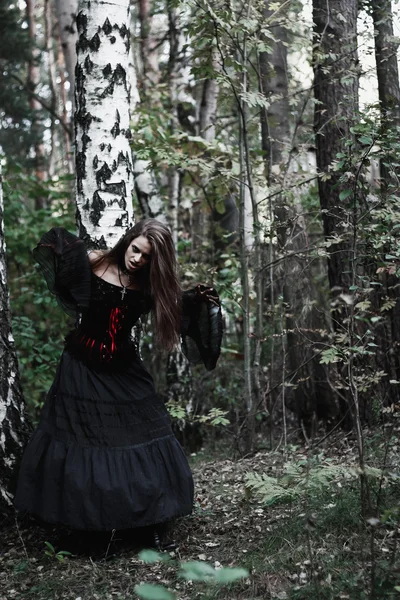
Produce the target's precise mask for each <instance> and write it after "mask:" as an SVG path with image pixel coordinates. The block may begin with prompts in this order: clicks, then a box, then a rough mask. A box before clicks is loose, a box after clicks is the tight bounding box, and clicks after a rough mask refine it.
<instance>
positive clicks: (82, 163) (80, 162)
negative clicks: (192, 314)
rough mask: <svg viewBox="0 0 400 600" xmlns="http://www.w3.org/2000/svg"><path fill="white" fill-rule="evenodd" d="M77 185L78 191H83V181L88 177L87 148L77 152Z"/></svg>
mask: <svg viewBox="0 0 400 600" xmlns="http://www.w3.org/2000/svg"><path fill="white" fill-rule="evenodd" d="M75 164H76V187H77V190H78V192H79V193H80V194H81V193H82V192H83V186H82V181H83V180H84V179H85V177H86V150H84V151H82V152H77V153H76V158H75Z"/></svg>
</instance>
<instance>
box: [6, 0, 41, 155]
mask: <svg viewBox="0 0 400 600" xmlns="http://www.w3.org/2000/svg"><path fill="white" fill-rule="evenodd" d="M10 4H11V3H10V2H8V1H7V0H0V147H1V149H2V151H3V152H4V153H5V154H6V156H7V158H8V160H11V161H14V160H18V161H20V162H23V163H24V164H26V163H29V162H30V158H29V152H28V149H29V148H30V146H31V145H32V144H33V143H34V141H35V139H36V134H35V132H34V131H32V129H33V128H32V127H31V109H30V106H29V95H28V94H27V91H26V89H24V81H25V79H26V68H27V61H28V60H29V59H30V58H31V43H30V41H29V35H28V29H27V27H25V28H24V27H23V26H22V24H23V23H24V21H25V16H24V14H23V13H22V11H21V8H20V7H19V5H18V3H17V2H16V3H14V4H11V5H10ZM15 76H17V77H19V78H20V79H21V82H18V81H17V80H16V79H15Z"/></svg>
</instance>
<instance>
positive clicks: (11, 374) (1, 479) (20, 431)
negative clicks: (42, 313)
mask: <svg viewBox="0 0 400 600" xmlns="http://www.w3.org/2000/svg"><path fill="white" fill-rule="evenodd" d="M0 169H1V167H0ZM3 212H4V207H3V187H2V175H1V170H0V307H1V309H0V389H1V393H0V512H4V511H6V510H7V509H9V508H10V506H11V501H12V490H11V488H12V482H13V477H14V474H15V467H16V464H17V462H18V459H19V458H20V456H21V454H22V448H23V445H24V442H25V434H26V425H25V414H24V403H23V397H22V390H21V385H20V379H19V371H18V361H17V355H16V352H15V346H14V338H13V335H12V330H11V315H10V307H9V292H8V284H7V264H6V245H5V241H4V222H3Z"/></svg>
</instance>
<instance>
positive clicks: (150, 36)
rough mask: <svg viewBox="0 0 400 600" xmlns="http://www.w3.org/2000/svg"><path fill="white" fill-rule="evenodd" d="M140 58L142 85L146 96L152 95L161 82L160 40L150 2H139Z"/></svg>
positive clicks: (140, 0) (143, 0)
mask: <svg viewBox="0 0 400 600" xmlns="http://www.w3.org/2000/svg"><path fill="white" fill-rule="evenodd" d="M138 9H139V10H138V12H139V21H140V56H141V59H142V69H143V73H142V85H143V90H144V96H145V97H146V96H147V94H151V93H152V88H154V86H155V85H157V84H158V83H159V81H160V77H161V73H160V67H159V54H158V39H157V35H156V32H155V30H154V21H153V15H152V5H151V1H150V0H139V2H138Z"/></svg>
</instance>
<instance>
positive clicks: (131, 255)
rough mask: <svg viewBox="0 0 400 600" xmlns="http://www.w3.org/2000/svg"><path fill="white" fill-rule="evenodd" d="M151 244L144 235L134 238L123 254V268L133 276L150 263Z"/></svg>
mask: <svg viewBox="0 0 400 600" xmlns="http://www.w3.org/2000/svg"><path fill="white" fill-rule="evenodd" d="M150 257H151V244H150V242H149V240H148V239H147V238H146V237H144V235H139V237H137V238H134V239H133V240H132V241H131V243H130V244H129V246H128V248H127V250H126V252H125V267H126V270H127V271H128V273H130V274H132V275H133V274H134V273H136V272H137V271H139V270H140V269H143V267H146V266H147V265H148V264H149V263H150Z"/></svg>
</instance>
